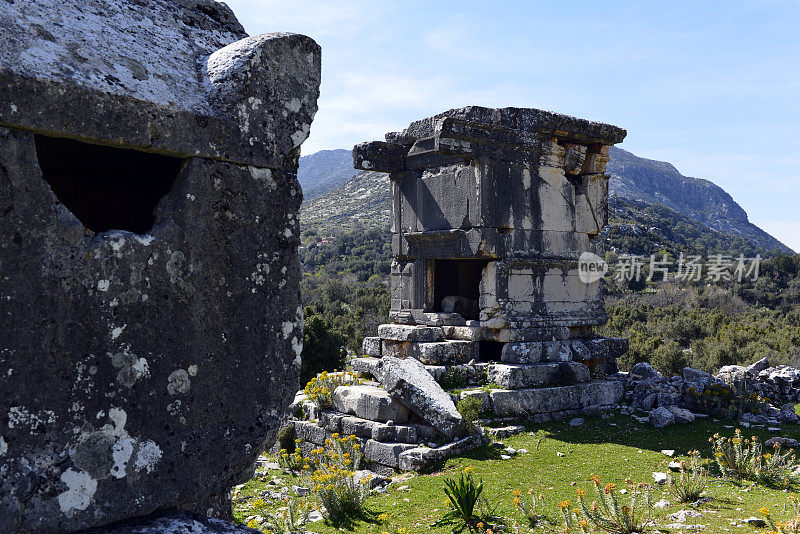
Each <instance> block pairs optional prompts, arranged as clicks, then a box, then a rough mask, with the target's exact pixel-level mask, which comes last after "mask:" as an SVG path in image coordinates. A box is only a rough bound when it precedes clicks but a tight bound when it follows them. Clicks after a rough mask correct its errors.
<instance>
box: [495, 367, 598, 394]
mask: <svg viewBox="0 0 800 534" xmlns="http://www.w3.org/2000/svg"><path fill="white" fill-rule="evenodd" d="M589 378H590V373H589V368H588V367H586V366H585V365H583V364H582V363H577V362H558V363H533V364H490V365H489V374H488V379H489V382H490V383H495V384H497V385H498V386H500V387H501V388H504V389H523V388H532V387H538V386H544V385H560V384H565V385H566V384H572V383H575V382H586V381H587V380H589Z"/></svg>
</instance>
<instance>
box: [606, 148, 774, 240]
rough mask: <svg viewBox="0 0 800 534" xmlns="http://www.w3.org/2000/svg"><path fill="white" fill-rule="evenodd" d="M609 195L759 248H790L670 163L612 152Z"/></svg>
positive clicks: (724, 195) (704, 182)
mask: <svg viewBox="0 0 800 534" xmlns="http://www.w3.org/2000/svg"><path fill="white" fill-rule="evenodd" d="M609 156H610V157H611V161H610V162H609V163H608V165H607V167H606V174H608V175H610V176H611V180H610V181H609V194H610V195H611V196H612V197H614V196H616V197H620V198H625V199H629V200H637V201H640V202H646V203H647V204H655V203H659V204H663V205H665V206H667V207H668V208H671V209H673V210H675V211H677V212H678V213H681V214H683V215H686V216H687V217H689V218H691V219H693V220H695V221H698V222H701V223H703V224H705V225H707V226H710V227H711V228H713V229H715V230H718V231H720V232H723V233H726V234H730V235H734V236H739V237H743V238H745V239H747V240H749V241H751V242H753V243H754V244H756V245H758V246H763V247H765V248H778V249H781V250H783V251H787V252H788V251H790V249H789V248H788V247H787V246H786V245H784V244H783V243H781V242H780V241H778V240H777V239H775V238H774V237H772V236H771V235H769V234H768V233H766V232H764V231H763V230H761V229H760V228H758V227H757V226H756V225H754V224H752V223H751V222H750V221H749V220H748V218H747V213H746V212H745V211H744V209H743V208H742V207H741V206H740V205H739V204H737V203H736V201H735V200H733V198H732V197H731V196H730V195H729V194H728V193H727V192H725V190H724V189H722V188H721V187H719V186H717V185H715V184H714V183H712V182H710V181H708V180H704V179H701V178H691V177H688V176H683V175H682V174H681V173H680V172H679V171H678V169H676V168H675V167H674V166H673V165H672V164H671V163H667V162H665V161H656V160H652V159H645V158H640V157H639V156H636V155H634V154H631V153H630V152H627V151H625V150H622V149H620V148H616V147H612V148H611V150H610V151H609Z"/></svg>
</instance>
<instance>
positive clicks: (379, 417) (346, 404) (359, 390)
mask: <svg viewBox="0 0 800 534" xmlns="http://www.w3.org/2000/svg"><path fill="white" fill-rule="evenodd" d="M333 407H334V408H335V409H336V410H338V411H340V412H342V413H346V414H352V415H355V416H356V417H360V418H362V419H368V420H370V421H378V422H382V423H385V422H387V421H393V422H395V423H398V424H403V423H406V422H408V408H406V407H405V406H404V405H403V404H401V403H400V402H398V400H397V399H396V398H395V397H394V396H392V395H390V394H389V392H388V391H386V390H385V389H383V388H379V387H377V386H366V385H351V386H339V387H338V388H336V391H334V392H333Z"/></svg>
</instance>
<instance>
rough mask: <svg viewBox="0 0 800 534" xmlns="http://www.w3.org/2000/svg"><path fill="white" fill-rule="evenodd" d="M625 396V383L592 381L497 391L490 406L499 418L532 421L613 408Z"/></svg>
mask: <svg viewBox="0 0 800 534" xmlns="http://www.w3.org/2000/svg"><path fill="white" fill-rule="evenodd" d="M622 393H623V386H622V382H618V381H616V380H593V381H591V382H584V383H582V384H575V385H572V386H560V387H548V388H532V389H495V390H492V391H490V392H489V402H490V404H491V407H492V411H493V412H494V413H495V415H497V416H499V417H532V416H534V415H543V414H544V415H549V414H553V413H556V412H564V411H568V410H583V409H585V408H589V407H592V406H609V405H613V404H616V403H617V402H619V400H620V399H621V398H622ZM534 420H539V419H536V418H534ZM545 420H546V419H545Z"/></svg>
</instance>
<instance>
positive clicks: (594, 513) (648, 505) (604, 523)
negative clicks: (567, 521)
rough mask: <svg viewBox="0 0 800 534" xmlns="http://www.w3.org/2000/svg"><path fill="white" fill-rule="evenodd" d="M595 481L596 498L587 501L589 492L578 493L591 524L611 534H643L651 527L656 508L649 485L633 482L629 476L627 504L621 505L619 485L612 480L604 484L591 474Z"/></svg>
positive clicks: (582, 509) (581, 491)
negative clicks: (590, 501)
mask: <svg viewBox="0 0 800 534" xmlns="http://www.w3.org/2000/svg"><path fill="white" fill-rule="evenodd" d="M592 482H593V484H594V489H595V493H596V494H597V500H596V501H593V502H592V503H591V504H586V492H585V491H583V490H578V492H577V493H578V498H579V499H580V503H581V511H583V514H584V515H585V516H586V518H587V519H588V520H589V521H590V522H591V523H592V524H594V525H595V526H596V527H597V528H599V529H600V530H604V531H606V532H610V533H612V534H633V533H638V534H643V533H644V532H647V530H649V527H650V525H651V524H652V522H651V520H650V515H651V513H652V511H653V501H652V498H651V488H650V485H649V484H645V483H639V484H634V483H633V481H631V480H630V479H628V480H626V481H625V483H626V484H627V486H628V504H627V505H620V502H619V497H618V496H617V486H616V484H610V483H609V484H606V485H604V486H602V487H601V484H600V479H599V478H598V477H592Z"/></svg>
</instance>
